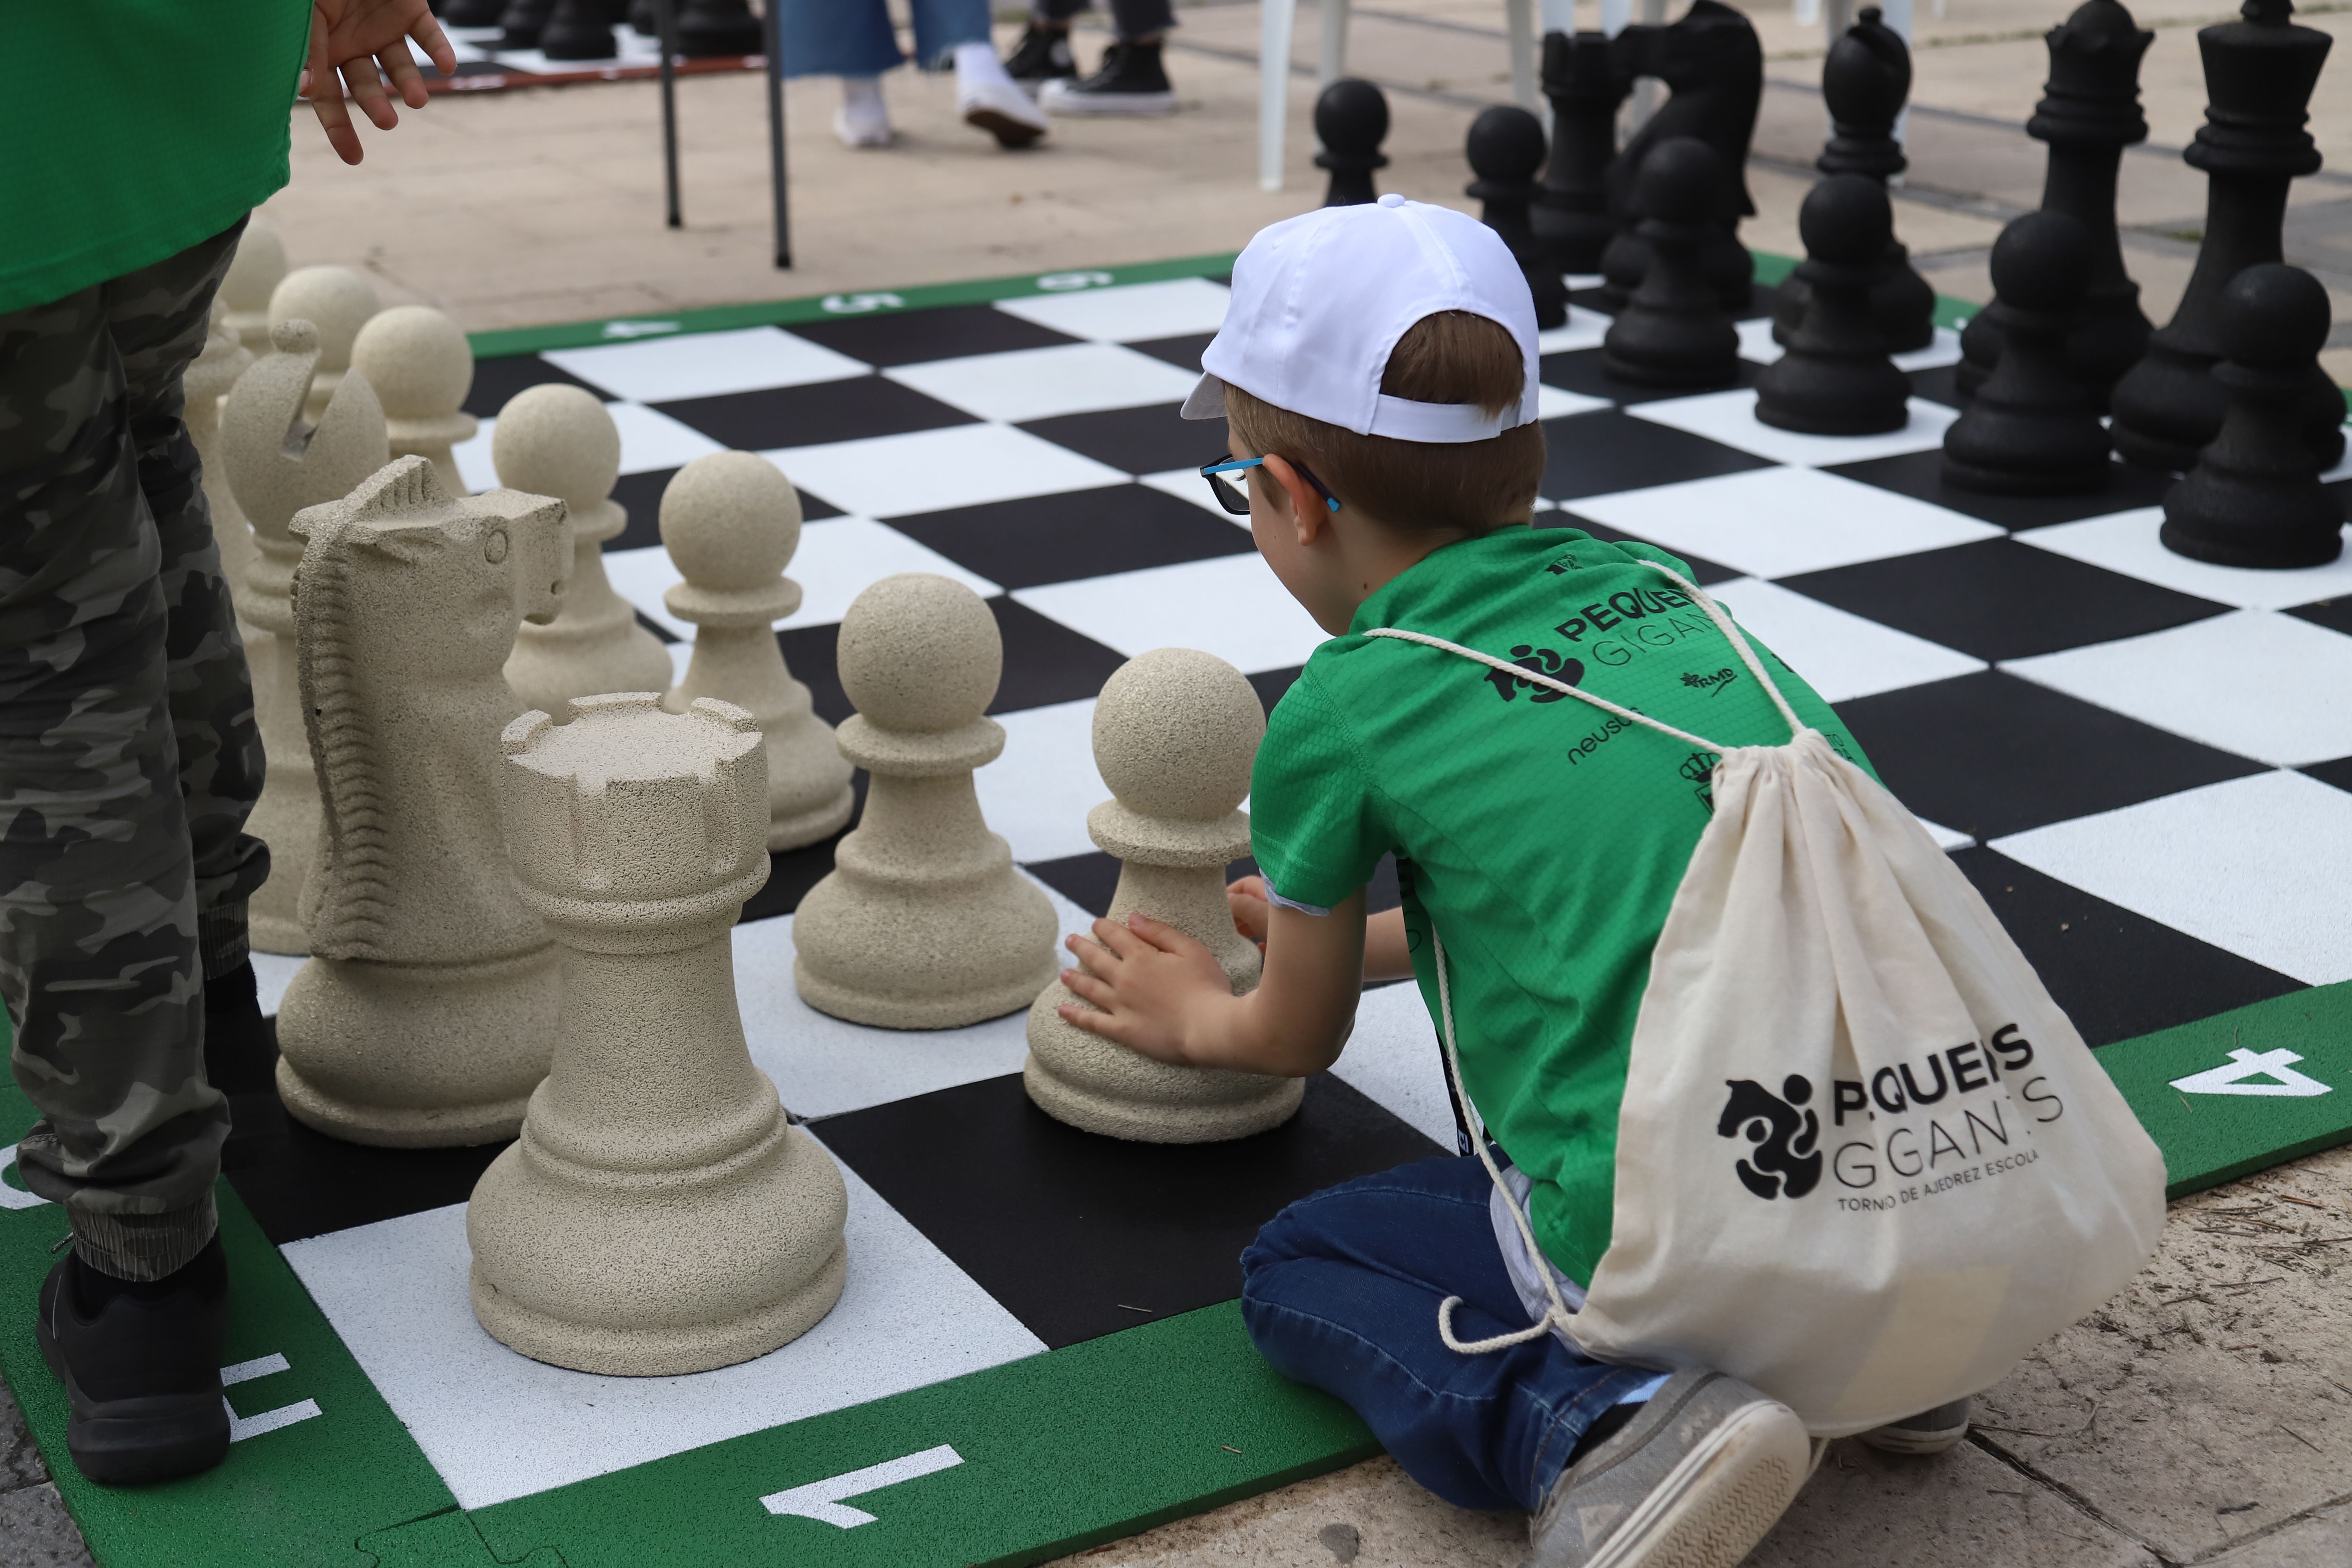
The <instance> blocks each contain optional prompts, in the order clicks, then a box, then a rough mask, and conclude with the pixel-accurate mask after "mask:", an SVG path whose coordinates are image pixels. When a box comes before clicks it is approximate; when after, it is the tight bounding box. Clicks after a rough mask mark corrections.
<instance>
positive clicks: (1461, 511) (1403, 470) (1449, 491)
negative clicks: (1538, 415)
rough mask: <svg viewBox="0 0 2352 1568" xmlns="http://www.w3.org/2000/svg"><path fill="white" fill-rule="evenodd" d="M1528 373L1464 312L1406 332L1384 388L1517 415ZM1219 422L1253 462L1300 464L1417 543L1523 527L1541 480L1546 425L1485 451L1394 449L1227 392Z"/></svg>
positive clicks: (1491, 329)
mask: <svg viewBox="0 0 2352 1568" xmlns="http://www.w3.org/2000/svg"><path fill="white" fill-rule="evenodd" d="M1526 382H1527V367H1526V364H1525V363H1524V362H1523V361H1522V360H1521V359H1520V357H1519V346H1518V344H1517V342H1513V341H1512V338H1511V334H1510V332H1509V331H1507V330H1506V329H1505V328H1504V327H1502V326H1501V325H1500V324H1499V323H1497V322H1495V321H1488V320H1487V319H1486V317H1484V316H1474V315H1472V314H1470V313H1469V312H1468V311H1466V310H1444V311H1441V312H1439V313H1438V314H1436V315H1433V316H1423V318H1422V319H1421V320H1420V321H1416V322H1414V323H1413V324H1412V327H1411V328H1410V329H1408V330H1407V331H1406V332H1405V334H1404V336H1402V338H1399V339H1398V340H1397V345H1396V347H1395V348H1393V349H1391V351H1390V352H1389V363H1388V369H1387V371H1386V372H1385V373H1384V374H1382V375H1381V391H1382V392H1384V393H1386V394H1387V395H1389V396H1391V397H1403V398H1410V399H1412V401H1413V402H1416V403H1470V404H1475V405H1477V406H1478V407H1479V408H1480V409H1481V410H1483V411H1484V412H1486V413H1487V414H1489V415H1496V414H1500V413H1502V412H1503V411H1504V410H1506V409H1509V408H1514V407H1517V405H1518V402H1519V396H1520V394H1521V393H1522V392H1523V391H1524V390H1525V388H1526ZM1225 416H1226V418H1227V419H1228V420H1230V421H1231V422H1232V425H1233V429H1234V434H1235V435H1237V436H1239V437H1241V438H1242V444H1243V445H1244V446H1245V447H1249V448H1250V449H1251V450H1252V451H1253V452H1255V453H1258V454H1261V455H1263V454H1266V453H1272V454H1274V455H1276V456H1277V457H1284V458H1292V459H1294V460H1295V461H1297V462H1301V463H1304V464H1306V465H1307V468H1309V469H1310V470H1311V471H1312V472H1313V473H1314V475H1315V477H1316V478H1317V479H1320V480H1322V481H1323V483H1324V485H1325V486H1326V487H1328V489H1330V491H1331V493H1332V494H1333V495H1335V496H1337V497H1339V500H1341V501H1342V502H1343V503H1344V504H1346V505H1348V506H1351V507H1353V508H1355V509H1356V510H1359V511H1360V512H1363V513H1364V514H1365V515H1367V516H1369V517H1370V518H1372V519H1374V520H1375V521H1380V522H1383V523H1386V524H1387V525H1389V526H1390V527H1391V528H1396V529H1402V530H1406V531H1412V532H1415V533H1421V532H1455V533H1469V534H1479V533H1487V532H1491V531H1493V530H1495V529H1497V528H1501V527H1503V526H1505V525H1507V524H1509V523H1517V522H1525V521H1527V520H1528V516H1529V514H1530V513H1531V511H1532V510H1533V508H1534V505H1535V499H1536V485H1537V483H1538V481H1539V480H1540V479H1542V478H1543V470H1544V435H1543V426H1541V425H1538V424H1534V423H1529V424H1526V425H1522V426H1518V427H1517V429H1512V430H1506V431H1504V432H1503V433H1502V434H1501V435H1499V436H1496V437H1493V438H1491V439H1489V440H1485V441H1467V442H1462V443H1458V444H1456V443H1446V442H1435V441H1400V440H1398V439H1396V438H1394V437H1388V436H1359V435H1357V434H1356V433H1355V432H1354V431H1352V430H1347V429H1342V428H1341V427H1340V426H1337V425H1327V424H1325V423H1324V422H1323V421H1322V420H1320V419H1309V418H1308V417H1307V416H1305V415H1303V414H1293V413H1292V412H1291V411H1290V410H1288V409H1286V408H1277V407H1276V406H1275V405H1273V404H1271V403H1267V402H1265V401H1263V400H1262V399H1259V398H1255V397H1252V396H1251V395H1249V394H1248V393H1246V392H1244V391H1243V390H1242V389H1241V388H1240V387H1238V386H1235V385H1234V384H1231V383H1227V384H1226V385H1225Z"/></svg>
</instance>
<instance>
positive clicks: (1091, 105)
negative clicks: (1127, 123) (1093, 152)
mask: <svg viewBox="0 0 2352 1568" xmlns="http://www.w3.org/2000/svg"><path fill="white" fill-rule="evenodd" d="M1037 106H1038V107H1039V108H1040V109H1043V110H1045V112H1047V113H1048V114H1172V113H1174V112H1175V110H1176V93H1175V89H1172V88H1171V87H1170V86H1169V85H1168V72H1167V70H1166V68H1163V67H1162V66H1161V65H1160V46H1159V45H1158V44H1128V43H1115V44H1113V45H1111V47H1109V48H1108V49H1106V50H1104V51H1103V63H1102V69H1100V70H1098V71H1097V72H1095V74H1094V75H1092V76H1090V77H1087V78H1086V79H1084V80H1082V81H1049V82H1047V83H1046V84H1045V89H1044V90H1043V91H1042V92H1040V93H1038V95H1037Z"/></svg>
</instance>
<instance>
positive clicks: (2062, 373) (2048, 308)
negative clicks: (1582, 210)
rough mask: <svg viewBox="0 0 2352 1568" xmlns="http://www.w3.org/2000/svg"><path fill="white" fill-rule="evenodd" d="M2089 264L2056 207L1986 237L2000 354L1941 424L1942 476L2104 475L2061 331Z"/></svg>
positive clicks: (2086, 245) (2029, 485)
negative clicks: (1962, 408) (1947, 423)
mask: <svg viewBox="0 0 2352 1568" xmlns="http://www.w3.org/2000/svg"><path fill="white" fill-rule="evenodd" d="M2096 271H2097V249H2096V242H2095V238H2094V237H2093V236H2092V234H2091V231H2090V230H2089V229H2088V228H2087V227H2085V226H2084V225H2082V224H2080V223H2077V222H2076V221H2075V220H2074V219H2073V218H2071V217H2069V216H2066V215H2065V214H2064V213H2062V212H2054V211H2053V212H2036V213H2028V214H2026V215H2025V216H2023V217H2021V218H2019V219H2017V220H2016V221H2015V222H2013V223H2011V225H2010V226H2008V227H2007V228H2004V229H2002V230H2001V231H2000V238H1999V239H1997V240H1995V241H1993V247H1992V286H1993V289H1994V290H1995V293H1996V295H1997V296H1998V297H1997V298H1996V299H1995V300H1994V301H1993V303H1992V304H1991V305H1990V306H1989V307H1987V310H1988V313H1989V314H1990V315H1991V316H1992V318H1993V325H1994V327H1995V328H1996V329H1998V331H1999V333H2000V336H1999V338H1998V340H1997V341H1998V343H1999V346H2000V359H1999V360H1998V361H1996V362H1995V363H1994V365H1993V372H1992V374H1990V376H1988V377H1986V378H1985V381H1984V384H1982V385H1981V386H1979V387H1978V388H1977V395H1976V396H1975V397H1974V398H1973V399H1971V400H1970V401H1969V406H1968V411H1967V412H1966V413H1964V414H1962V415H1961V416H1959V418H1958V419H1957V420H1955V421H1953V423H1952V426H1951V428H1950V429H1948V430H1947V431H1945V432H1944V482H1945V483H1946V484H1948V485H1957V486H1958V487H1959V488H1960V489H1969V490H1986V491H1990V492H1992V493H1994V494H1998V495H2079V494H2082V493H2084V492H2086V491H2090V490H2095V489H2102V488H2104V487H2105V485H2106V483H2107V481H2108V479H2110V478H2112V477H2113V475H2114V472H2115V465H2114V464H2112V463H2110V462H2108V461H2107V432H2106V428H2105V426H2102V425H2101V424H2100V423H2099V413H2098V409H2097V407H2096V406H2095V404H2094V403H2093V401H2092V398H2091V394H2090V388H2089V387H2088V385H2087V384H2085V383H2084V380H2083V375H2082V373H2081V371H2080V370H2078V369H2077V368H2076V367H2075V365H2074V363H2073V361H2072V360H2070V359H2069V358H2068V357H2067V353H2066V334H2067V332H2068V331H2069V330H2071V329H2072V328H2073V326H2074V321H2075V319H2076V316H2077V314H2078V313H2079V312H2080V311H2081V310H2082V307H2083V299H2084V295H2086V294H2087V293H2089V292H2090V288H2091V280H2092V279H2093V278H2094V277H2095V275H2096ZM2322 331H2325V329H2324V328H2323V329H2322Z"/></svg>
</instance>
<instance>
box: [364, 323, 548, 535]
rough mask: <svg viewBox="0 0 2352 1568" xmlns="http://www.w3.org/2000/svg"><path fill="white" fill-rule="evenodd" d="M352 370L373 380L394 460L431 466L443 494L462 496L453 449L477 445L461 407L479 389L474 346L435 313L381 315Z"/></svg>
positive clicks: (475, 423)
mask: <svg viewBox="0 0 2352 1568" xmlns="http://www.w3.org/2000/svg"><path fill="white" fill-rule="evenodd" d="M352 368H353V369H354V370H357V371H359V372H360V373H361V374H363V375H365V376H366V377H367V378H368V384H370V385H371V386H373V387H374V388H375V395H376V396H377V397H378V398H379V399H381V400H382V401H383V428H384V435H385V436H386V437H388V438H389V439H390V441H391V443H392V455H393V456H394V457H395V458H404V457H407V456H408V455H409V454H410V453H412V452H413V453H415V455H416V456H418V457H420V458H431V459H433V466H434V468H436V469H438V470H439V471H440V475H441V488H442V489H446V490H447V491H448V492H449V493H450V494H451V495H453V496H461V495H464V494H465V493H466V489H467V485H466V481H465V479H464V477H463V476H461V475H460V474H459V473H458V472H457V458H453V457H452V456H450V454H449V448H450V447H452V446H454V445H456V444H457V442H460V441H470V440H472V439H473V438H474V433H475V432H476V431H477V430H478V429H480V428H481V421H480V420H478V419H477V418H475V417H474V416H472V415H470V414H468V413H467V412H466V411H465V408H464V407H463V405H464V403H465V401H466V394H467V393H468V392H471V391H472V390H473V389H474V346H473V345H472V344H471V343H469V342H467V341H466V334H465V332H464V331H461V330H460V329H459V327H458V325H457V322H455V321H451V320H450V319H449V318H448V317H446V316H445V315H443V314H442V313H441V312H440V311H438V310H435V309H434V308H433V307H432V306H430V305H395V306H394V307H393V308H392V309H391V310H380V311H378V312H376V314H374V315H373V316H370V317H369V318H368V319H367V324H366V325H364V326H362V328H360V331H359V336H357V337H356V338H353V339H352ZM501 482H502V483H503V482H504V481H501ZM513 488H516V489H530V486H528V485H523V486H516V487H513ZM538 493H540V494H542V495H548V494H552V493H553V492H552V491H546V490H542V491H540V492H538Z"/></svg>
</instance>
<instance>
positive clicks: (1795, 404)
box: [1756, 174, 1911, 436]
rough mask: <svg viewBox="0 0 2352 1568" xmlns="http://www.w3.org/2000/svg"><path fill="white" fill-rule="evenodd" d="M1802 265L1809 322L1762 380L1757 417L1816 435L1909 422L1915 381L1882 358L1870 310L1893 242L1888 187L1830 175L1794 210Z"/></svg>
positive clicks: (1870, 431) (1866, 431)
mask: <svg viewBox="0 0 2352 1568" xmlns="http://www.w3.org/2000/svg"><path fill="white" fill-rule="evenodd" d="M1797 232H1798V233H1799V234H1800V235H1801V236H1802V237H1803V238H1804V241H1805V259H1804V260H1803V261H1802V262H1801V263H1799V264H1798V267H1797V272H1796V275H1797V277H1798V278H1800V279H1802V280H1803V281H1804V284H1805V288H1806V290H1807V297H1806V300H1805V319H1804V320H1803V321H1801V323H1799V325H1798V327H1797V330H1796V331H1794V332H1792V333H1790V337H1789V348H1788V353H1784V354H1782V355H1781V356H1780V358H1779V359H1777V360H1774V361H1773V362H1772V363H1770V364H1769V365H1766V366H1765V367H1764V374H1761V375H1760V376H1759V377H1757V380H1756V417H1757V418H1759V419H1760V420H1762V421H1763V422H1764V423H1765V424H1767V425H1777V426H1780V428H1781V429H1783V430H1802V431H1804V432H1806V433H1807V434H1809V435H1814V436H1875V435H1878V434H1880V433H1882V432H1884V431H1887V430H1900V429H1901V428H1903V426H1904V425H1905V424H1906V422H1907V421H1908V420H1909V419H1910V417H1911V410H1910V402H1909V400H1910V396H1911V381H1910V378H1909V377H1908V376H1906V375H1905V374H1903V373H1902V372H1901V371H1899V370H1897V369H1895V362H1894V361H1893V360H1891V359H1889V358H1887V357H1886V342H1885V339H1884V338H1883V337H1882V336H1881V335H1880V334H1879V331H1878V323H1877V321H1875V320H1874V319H1873V317H1872V316H1871V313H1870V289H1871V285H1872V284H1873V283H1874V282H1875V281H1876V280H1877V278H1878V266H1879V263H1880V261H1881V260H1882V259H1884V258H1885V255H1886V247H1887V246H1888V244H1890V243H1891V242H1892V241H1893V240H1894V238H1895V211H1894V207H1893V205H1892V204H1890V203H1889V202H1888V201H1887V199H1886V187H1885V186H1884V185H1882V184H1879V183H1878V182H1877V181H1876V180H1874V179H1872V178H1871V177H1870V176H1869V175H1867V174H1832V175H1831V176H1829V178H1827V179H1825V180H1823V181H1822V183H1821V184H1817V185H1815V186H1814V187H1813V188H1812V189H1811V190H1810V191H1808V192H1806V193H1805V203H1804V205H1802V206H1801V207H1799V208H1798V209H1797Z"/></svg>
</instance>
